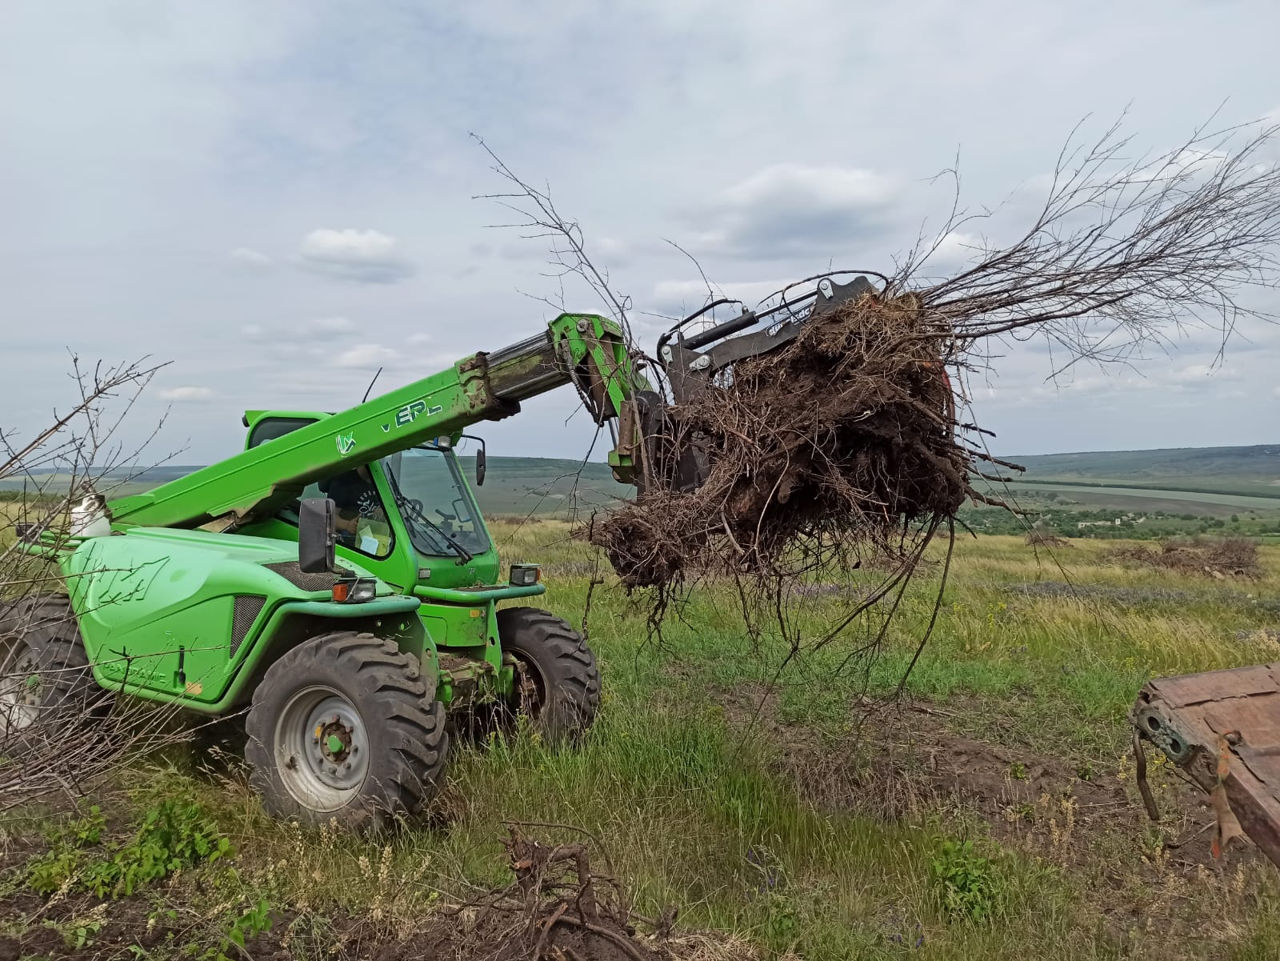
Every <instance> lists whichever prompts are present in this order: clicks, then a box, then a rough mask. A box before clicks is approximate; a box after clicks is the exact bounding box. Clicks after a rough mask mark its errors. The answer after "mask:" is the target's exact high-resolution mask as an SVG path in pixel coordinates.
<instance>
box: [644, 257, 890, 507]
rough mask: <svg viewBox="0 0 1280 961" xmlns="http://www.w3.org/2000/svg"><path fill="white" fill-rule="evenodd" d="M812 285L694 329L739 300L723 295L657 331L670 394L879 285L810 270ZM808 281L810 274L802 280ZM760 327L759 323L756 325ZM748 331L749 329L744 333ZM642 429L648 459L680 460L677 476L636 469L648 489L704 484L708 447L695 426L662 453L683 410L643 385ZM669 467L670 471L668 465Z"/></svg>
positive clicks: (773, 346) (691, 393)
mask: <svg viewBox="0 0 1280 961" xmlns="http://www.w3.org/2000/svg"><path fill="white" fill-rule="evenodd" d="M811 280H813V281H816V285H815V286H814V288H813V289H812V290H810V291H809V292H807V293H804V294H802V295H800V296H794V297H789V296H787V292H786V291H784V292H783V294H782V295H781V298H780V300H779V301H778V302H777V303H775V304H773V305H771V306H769V307H766V308H763V309H759V310H748V309H746V308H743V310H742V312H741V314H739V316H737V317H734V318H733V319H732V320H728V321H724V322H722V323H718V324H714V325H712V326H710V327H707V328H705V329H702V330H698V331H697V332H695V333H686V331H687V330H688V329H689V328H690V327H691V326H692V325H694V324H695V323H697V322H698V321H699V320H701V319H702V318H704V317H706V316H707V315H708V314H709V313H710V312H711V311H712V310H713V309H714V308H716V307H719V306H724V305H726V304H731V303H736V301H730V300H724V299H722V300H717V301H714V302H712V303H710V304H707V305H706V306H705V307H703V308H702V309H700V310H698V311H697V312H696V313H693V314H690V315H689V316H688V317H686V318H684V319H683V320H681V321H680V322H679V323H677V324H676V325H675V326H673V327H672V328H671V329H670V330H668V331H667V332H666V333H665V334H663V335H662V337H660V338H659V339H658V358H657V359H658V363H659V364H660V365H661V367H662V370H663V372H664V373H665V375H666V379H667V383H668V384H669V386H670V391H671V401H672V402H673V404H674V405H676V407H677V408H678V406H679V405H680V404H682V403H685V402H687V401H690V400H692V399H694V398H695V397H696V396H697V394H698V393H699V392H700V391H702V390H703V389H705V388H706V387H707V386H708V385H709V384H712V383H713V382H715V380H716V378H717V377H718V376H719V375H721V374H722V373H723V372H724V371H726V370H727V369H728V368H731V367H732V366H733V365H734V364H736V363H738V362H740V361H744V360H749V359H751V358H754V357H762V356H764V355H766V354H770V353H772V352H773V351H775V350H778V349H780V348H781V347H784V346H785V345H787V344H788V343H790V342H791V341H793V340H794V339H795V338H796V337H797V336H798V335H799V334H800V331H801V330H802V329H803V327H804V325H805V324H806V323H808V322H809V321H811V320H813V319H815V318H817V317H821V316H822V315H823V314H826V313H829V312H830V311H832V310H835V309H836V308H837V307H839V306H840V305H841V304H843V303H845V302H847V301H852V300H856V299H857V298H858V297H860V296H861V295H863V294H866V293H871V292H873V290H874V288H873V286H872V284H871V282H870V281H869V280H867V278H866V277H863V276H856V277H854V278H853V279H852V280H850V281H848V282H847V283H840V282H838V281H837V280H836V279H835V278H834V276H825V277H816V278H811ZM802 283H804V282H802ZM753 328H754V329H753ZM744 331H745V333H744ZM636 407H637V413H638V417H639V434H640V436H641V437H643V438H644V443H645V445H646V448H647V455H648V462H649V464H650V465H653V464H667V465H674V476H656V477H655V475H654V472H653V471H637V472H636V476H635V478H634V482H635V483H636V486H637V488H639V490H640V492H642V493H643V491H644V488H645V485H646V484H660V485H662V486H664V487H668V488H670V489H674V490H678V491H688V490H694V489H696V488H698V487H700V486H701V485H702V482H703V481H704V480H705V479H706V476H707V471H708V467H709V464H708V458H709V455H710V451H709V450H708V447H707V445H706V444H704V443H700V442H699V437H698V436H697V434H696V433H695V434H694V435H693V437H692V438H690V439H689V440H691V442H688V443H684V444H681V445H680V449H679V451H678V453H676V454H675V456H664V451H663V449H662V448H663V445H664V444H667V443H668V442H669V439H670V438H672V437H675V436H678V435H679V433H680V431H679V425H678V424H677V423H676V422H675V419H676V418H677V417H678V416H679V415H678V413H677V412H676V411H675V410H673V409H672V408H671V407H668V406H667V405H666V404H664V403H663V400H662V398H661V396H660V395H659V394H658V393H657V392H655V391H644V392H642V393H640V394H639V395H637V397H636ZM667 473H668V474H670V472H667Z"/></svg>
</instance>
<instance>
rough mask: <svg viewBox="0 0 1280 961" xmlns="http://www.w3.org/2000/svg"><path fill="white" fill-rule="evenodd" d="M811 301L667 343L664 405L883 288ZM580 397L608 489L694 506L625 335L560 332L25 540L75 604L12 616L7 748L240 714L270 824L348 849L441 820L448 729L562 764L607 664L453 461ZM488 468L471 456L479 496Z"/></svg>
mask: <svg viewBox="0 0 1280 961" xmlns="http://www.w3.org/2000/svg"><path fill="white" fill-rule="evenodd" d="M815 280H817V281H818V283H817V286H816V288H815V289H814V290H812V291H811V292H810V293H808V294H806V295H805V296H803V297H800V298H793V299H790V300H786V301H784V302H783V303H782V304H781V305H780V306H778V307H775V308H774V309H773V310H770V311H761V312H759V313H757V312H753V311H748V310H745V309H744V310H743V311H742V313H741V314H740V316H737V317H735V318H733V319H732V320H729V321H727V322H725V323H720V324H717V325H714V326H711V327H710V328H709V329H704V330H701V331H699V332H698V333H695V334H692V335H687V334H686V329H687V328H688V326H689V324H690V323H691V322H692V321H693V320H695V319H697V318H698V317H699V315H700V314H701V313H702V312H699V314H698V315H693V317H690V318H686V320H684V321H682V322H681V323H680V324H677V325H676V326H675V327H674V328H672V330H671V331H669V332H668V333H667V334H665V335H664V336H663V337H662V338H661V339H660V340H659V343H658V355H659V356H658V360H657V364H658V365H659V366H660V367H661V370H662V375H663V377H664V379H665V380H666V382H667V385H668V387H669V395H670V397H671V399H673V400H675V401H676V402H677V403H678V402H679V401H680V400H681V399H683V398H686V397H688V396H690V395H691V394H692V393H693V392H696V391H697V390H699V389H701V387H702V386H704V385H705V384H707V383H710V382H711V380H712V378H714V377H715V376H716V374H717V373H718V372H720V371H722V370H724V369H725V368H726V367H729V366H730V365H732V364H733V363H734V362H736V361H738V360H742V359H744V358H747V357H751V356H757V355H760V354H763V353H767V352H769V351H772V350H775V349H777V348H778V347H780V346H782V345H783V344H785V343H787V342H788V341H790V340H791V339H792V338H794V336H795V335H796V333H797V332H798V330H799V328H800V326H801V324H803V323H804V322H805V320H806V319H807V318H809V317H812V316H813V315H814V314H815V312H820V311H825V310H827V309H830V308H831V307H833V306H834V305H835V304H837V303H839V302H840V301H842V300H845V299H848V298H852V297H855V296H857V295H859V294H861V293H862V292H863V291H866V290H869V289H870V284H869V283H868V282H867V281H866V280H865V279H864V278H862V277H857V278H855V279H853V280H852V281H850V282H849V283H845V284H841V283H838V282H837V281H835V280H834V279H833V278H832V277H825V278H815ZM779 312H781V314H779ZM752 327H756V328H758V329H757V330H755V331H752V332H748V333H743V332H744V331H747V330H748V329H749V328H752ZM735 335H736V336H735ZM566 384H572V385H573V386H575V387H576V388H577V390H578V392H579V394H580V395H581V397H582V400H583V402H584V404H585V406H586V408H587V410H588V411H589V412H590V413H591V415H592V416H593V418H594V419H595V421H596V423H597V424H600V425H606V424H607V425H608V426H609V427H610V429H611V432H612V434H613V438H614V449H613V450H612V451H611V452H610V454H609V463H610V464H611V465H612V468H613V471H614V474H615V476H616V477H617V479H618V480H619V481H621V482H624V483H634V484H637V486H641V487H643V485H644V484H646V483H650V484H652V483H661V484H666V485H671V486H676V487H680V488H683V489H688V488H691V487H696V486H697V485H698V483H699V482H700V480H701V478H702V476H703V475H704V473H705V470H706V455H707V452H700V451H694V452H692V453H691V455H690V456H688V457H682V459H681V461H680V464H679V467H678V470H677V471H676V472H675V476H670V477H663V478H654V477H653V476H651V474H652V472H650V471H645V470H642V469H641V465H642V464H643V462H644V459H645V451H646V449H649V450H652V445H654V444H656V443H660V442H661V440H660V439H661V437H662V436H663V434H664V432H665V431H666V430H667V429H668V428H669V427H670V426H671V424H670V419H671V418H672V417H673V416H675V415H674V414H673V413H672V408H671V407H670V406H669V405H668V404H667V402H666V399H665V397H664V396H663V395H662V394H660V393H659V392H657V391H655V390H654V389H653V388H652V387H651V385H650V384H649V382H648V381H647V380H646V378H645V377H644V376H643V375H642V374H641V373H640V370H639V365H638V364H637V363H636V362H634V361H633V358H632V355H631V354H630V352H629V351H628V348H627V345H626V342H625V339H624V337H623V333H622V331H621V329H620V328H619V327H618V326H617V325H616V324H615V323H613V322H612V321H610V320H608V319H606V318H603V317H600V316H596V315H592V314H564V315H561V316H559V317H557V318H556V319H555V320H553V321H551V322H550V323H549V324H548V326H547V328H546V330H545V331H543V332H541V333H539V334H537V335H536V336H533V337H531V338H529V339H527V340H525V341H521V342H520V343H517V344H514V345H512V346H510V347H507V348H505V349H503V350H499V351H495V352H492V353H483V352H482V353H477V354H475V355H473V356H470V357H467V358H464V359H463V360H461V361H459V362H458V363H456V364H454V365H453V366H452V367H450V368H448V369H446V370H443V371H440V372H439V373H436V374H432V375H431V376H428V377H426V378H424V379H422V380H419V381H417V382H415V383H412V384H409V385H408V386H405V387H401V388H398V389H396V390H393V391H391V392H389V393H386V394H384V395H382V396H379V397H376V398H374V399H372V400H368V401H366V402H364V403H361V404H360V405H358V406H356V407H353V408H351V409H349V410H346V411H343V412H341V413H337V414H323V413H317V412H301V411H268V410H255V411H249V412H247V413H246V414H245V417H244V426H245V427H246V429H247V437H246V443H245V449H244V450H243V451H242V452H240V453H239V454H236V455H234V456H232V457H229V458H228V459H226V460H224V461H222V462H220V463H217V464H213V465H211V466H209V467H205V468H202V469H200V470H197V471H195V472H194V473H191V474H189V475H187V476H185V477H182V478H180V479H178V480H174V481H171V482H169V483H165V484H163V485H161V486H159V487H156V488H154V489H153V490H150V491H147V492H146V493H142V494H138V495H136V496H131V497H125V498H121V499H116V500H112V501H110V502H102V504H101V516H99V517H97V518H94V520H93V522H92V523H90V524H87V525H84V524H82V525H79V526H77V527H73V528H72V529H70V530H51V529H39V528H32V529H28V530H25V531H23V532H22V535H21V536H22V544H23V547H24V549H25V550H26V551H28V552H29V553H31V554H35V555H43V556H45V557H47V558H49V559H50V560H52V561H53V562H55V563H56V565H57V567H58V570H59V572H60V574H61V583H62V585H63V589H64V593H59V594H49V595H43V596H38V597H29V598H26V599H24V600H23V601H20V602H19V603H17V604H16V605H14V606H12V607H11V608H10V609H9V610H8V612H7V614H6V615H5V616H4V617H3V618H0V679H5V681H4V683H3V684H0V746H2V741H3V739H4V738H21V737H24V736H27V735H24V731H29V730H30V729H32V728H33V726H41V727H47V726H48V723H50V722H56V723H57V724H61V725H83V724H86V723H92V722H93V719H94V718H95V717H98V716H100V713H99V712H101V711H102V710H104V709H105V706H106V704H107V702H108V700H109V698H112V697H116V696H120V695H127V696H132V697H138V698H144V699H149V700H152V701H158V702H162V703H167V704H174V705H177V706H179V707H181V708H184V709H189V710H191V711H195V712H200V713H203V714H205V715H210V716H215V717H216V716H225V715H229V714H238V713H240V712H243V711H245V709H246V708H247V714H246V717H245V728H246V732H247V742H246V746H245V757H246V759H247V761H248V762H249V766H250V770H251V781H252V785H253V787H254V788H255V790H256V791H257V792H258V793H259V794H260V795H261V796H262V798H263V801H264V805H265V807H266V808H267V810H268V811H269V812H270V813H272V814H273V815H276V816H279V817H292V818H297V819H299V820H303V821H309V822H328V821H329V820H330V819H337V820H338V821H339V822H340V823H342V824H344V825H348V826H353V827H355V826H360V825H363V824H370V823H381V822H383V821H385V820H386V819H388V818H393V817H397V816H401V815H405V814H412V813H413V812H415V811H417V810H419V809H420V808H421V807H422V806H423V805H424V804H425V803H426V802H427V801H428V800H429V799H430V798H431V796H432V795H433V794H434V792H435V791H436V790H437V789H438V787H439V786H440V784H441V782H442V778H443V774H444V769H445V764H446V759H447V756H448V748H449V733H448V731H449V725H448V723H447V716H448V715H449V713H450V712H462V711H464V710H469V709H471V708H473V707H476V706H478V705H485V704H489V705H500V706H503V707H505V708H506V709H509V710H513V711H515V712H519V713H522V714H524V715H525V716H527V718H528V719H529V722H530V723H531V724H532V726H534V727H535V728H536V729H537V730H538V731H540V732H541V734H542V735H543V737H544V738H546V739H547V740H548V741H550V742H557V743H566V742H570V743H571V742H573V741H575V740H576V739H578V738H579V737H581V736H582V735H583V734H584V733H585V732H586V731H587V729H588V728H589V727H590V725H591V723H592V721H593V719H594V717H595V715H596V712H597V709H598V707H599V704H600V672H599V668H598V666H597V664H596V659H595V656H594V655H593V653H592V652H591V650H590V649H589V648H588V646H587V644H586V641H585V640H584V639H583V637H582V636H581V635H580V634H579V633H578V632H577V631H575V630H574V629H573V628H572V627H571V626H570V625H569V623H568V622H567V621H565V620H563V619H562V618H559V617H557V616H555V615H553V614H551V613H549V612H547V611H544V610H540V609H537V608H535V607H531V606H525V604H526V602H527V601H529V600H530V599H532V598H534V597H537V596H538V595H541V594H543V593H544V592H545V589H546V588H545V586H544V585H543V584H542V583H541V571H540V568H539V567H538V566H537V565H534V564H513V565H512V566H511V567H510V569H509V571H508V572H507V577H506V578H505V580H503V579H501V578H500V572H499V559H498V554H497V550H496V548H495V546H494V543H493V540H492V538H491V537H490V536H489V533H488V531H487V530H486V528H485V524H484V521H483V519H482V517H481V515H480V511H479V510H478V508H477V506H476V501H475V498H474V496H473V493H472V490H471V487H470V485H469V483H468V480H467V478H466V477H465V476H464V473H463V471H462V470H461V469H460V466H459V462H458V459H457V456H456V453H455V447H456V445H458V444H459V442H460V441H461V439H462V437H463V436H470V435H464V432H465V431H466V430H468V429H470V428H472V427H474V426H475V425H477V424H479V423H481V422H483V421H486V420H498V419H501V418H504V417H508V416H511V415H513V414H515V413H517V412H518V411H519V409H520V402H521V401H523V400H526V399H528V398H531V397H534V396H537V395H539V394H542V393H545V392H546V391H549V390H553V389H555V388H558V387H561V386H563V385H566ZM485 467H486V465H485V450H484V447H483V444H482V445H481V446H480V447H479V449H478V452H477V455H476V464H475V468H476V482H477V483H478V484H480V483H483V480H484V473H485ZM503 602H517V603H516V604H514V605H511V604H507V605H506V606H503V607H502V608H499V604H500V603H503Z"/></svg>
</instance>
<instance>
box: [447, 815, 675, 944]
mask: <svg viewBox="0 0 1280 961" xmlns="http://www.w3.org/2000/svg"><path fill="white" fill-rule="evenodd" d="M505 846H506V849H507V856H508V858H509V860H510V864H511V870H512V871H513V873H514V874H515V880H514V881H513V882H512V883H511V884H510V885H509V886H507V887H505V888H501V889H498V890H496V891H492V892H489V893H487V894H485V895H483V896H481V897H480V898H477V899H475V900H474V901H472V902H470V903H468V904H465V905H462V906H461V907H459V908H457V909H455V910H453V911H450V912H448V915H447V917H446V918H445V923H443V924H441V925H439V926H438V929H439V932H440V933H439V934H438V935H437V936H435V937H434V938H431V937H428V938H426V939H424V940H425V941H427V942H429V943H428V944H425V945H423V946H424V947H427V948H429V951H428V953H429V955H430V956H431V957H441V958H445V957H447V958H451V959H455V961H481V959H484V961H516V959H528V961H544V959H545V961H550V959H556V961H559V959H564V961H588V959H595V961H663V959H666V958H670V957H671V956H672V955H671V954H670V953H668V952H667V951H666V950H664V949H663V946H662V945H661V944H658V943H657V942H656V941H655V942H654V943H652V944H647V943H645V942H644V941H642V940H640V939H639V938H638V937H637V936H636V932H635V928H634V927H633V925H632V923H631V914H630V912H629V911H628V909H627V908H626V907H625V906H624V905H623V904H622V899H621V894H620V888H619V886H618V884H617V882H616V880H615V879H613V878H612V877H608V876H603V875H599V874H596V873H594V872H593V871H592V869H591V863H590V858H589V855H588V851H587V848H586V846H585V845H583V844H577V843H574V844H556V845H549V844H543V843H540V842H538V841H535V840H532V839H531V838H528V837H526V836H525V835H524V834H523V833H522V832H521V831H520V830H519V828H517V827H512V828H511V829H510V835H509V837H508V839H507V841H506V842H505ZM664 927H669V922H668V923H667V924H666V925H664ZM664 933H665V932H664Z"/></svg>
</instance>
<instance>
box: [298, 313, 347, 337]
mask: <svg viewBox="0 0 1280 961" xmlns="http://www.w3.org/2000/svg"><path fill="white" fill-rule="evenodd" d="M307 326H308V327H310V328H311V329H312V330H314V331H315V332H316V333H318V334H349V333H352V332H353V331H354V330H355V329H356V325H355V323H353V322H352V321H351V320H350V319H349V318H347V317H313V318H312V319H311V320H309V321H307Z"/></svg>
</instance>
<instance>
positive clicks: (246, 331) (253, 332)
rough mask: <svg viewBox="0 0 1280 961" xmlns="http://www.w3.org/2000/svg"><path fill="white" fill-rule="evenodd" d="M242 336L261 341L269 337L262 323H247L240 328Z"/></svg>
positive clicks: (246, 338)
mask: <svg viewBox="0 0 1280 961" xmlns="http://www.w3.org/2000/svg"><path fill="white" fill-rule="evenodd" d="M240 336H241V337H243V338H244V339H245V340H249V341H253V342H254V343H261V342H262V341H264V340H266V338H267V331H266V329H265V328H264V327H263V326H262V325H261V324H245V325H243V326H242V327H241V328H240Z"/></svg>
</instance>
